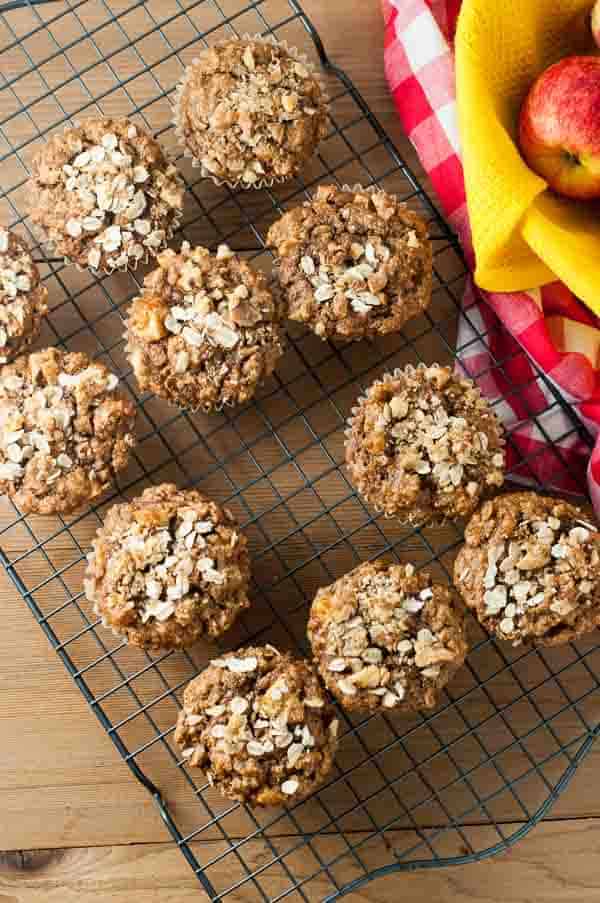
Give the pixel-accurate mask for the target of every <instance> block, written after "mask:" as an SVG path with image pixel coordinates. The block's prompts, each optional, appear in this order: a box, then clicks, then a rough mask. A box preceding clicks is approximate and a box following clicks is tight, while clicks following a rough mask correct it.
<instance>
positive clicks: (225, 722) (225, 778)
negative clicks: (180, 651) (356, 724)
mask: <svg viewBox="0 0 600 903" xmlns="http://www.w3.org/2000/svg"><path fill="white" fill-rule="evenodd" d="M338 727H339V725H338V721H337V719H336V718H335V717H334V712H333V708H332V706H331V705H330V704H329V702H328V701H327V698H326V695H325V692H324V690H323V688H322V686H321V684H320V682H319V680H318V677H317V675H316V673H315V672H314V670H313V668H312V667H311V666H310V665H309V664H308V662H305V661H301V660H299V659H294V658H292V657H291V656H289V655H281V654H280V653H279V652H278V651H277V650H276V649H274V648H273V647H272V646H265V647H261V648H248V649H242V650H240V651H239V652H237V653H235V654H233V655H226V656H223V657H221V658H218V659H215V660H214V661H212V662H211V663H210V665H209V666H208V668H207V669H206V670H205V671H203V672H202V673H201V674H200V675H199V676H198V677H197V678H195V680H193V681H192V682H191V683H190V684H189V685H188V687H187V688H186V690H185V693H184V697H183V711H182V712H181V713H180V715H179V719H178V722H177V729H176V732H175V741H176V743H177V744H178V745H179V746H180V748H181V749H182V757H183V759H184V760H186V761H187V762H188V763H189V764H190V765H191V766H195V767H199V768H204V769H205V770H206V772H207V775H208V778H209V780H210V781H211V783H213V784H214V785H215V786H217V787H218V788H219V789H220V790H221V791H222V792H223V793H224V795H225V796H228V797H230V798H232V799H237V800H240V801H242V802H246V803H250V804H256V805H276V804H277V803H281V802H288V803H290V802H295V801H296V800H298V799H300V798H301V797H302V796H305V795H306V794H307V793H309V792H310V791H311V790H314V789H315V788H316V787H317V786H318V785H319V784H320V783H321V782H322V780H323V779H324V777H325V776H326V774H327V773H328V771H329V770H330V768H331V766H332V763H333V757H334V754H335V749H336V746H337V734H338Z"/></svg>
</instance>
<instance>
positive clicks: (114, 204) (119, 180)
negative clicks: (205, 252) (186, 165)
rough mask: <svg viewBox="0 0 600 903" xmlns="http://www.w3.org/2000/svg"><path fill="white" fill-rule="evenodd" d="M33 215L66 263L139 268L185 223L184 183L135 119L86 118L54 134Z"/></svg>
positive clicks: (34, 172) (39, 170)
mask: <svg viewBox="0 0 600 903" xmlns="http://www.w3.org/2000/svg"><path fill="white" fill-rule="evenodd" d="M30 189H31V218H32V220H33V222H34V223H36V224H37V225H38V226H39V227H40V228H41V230H42V232H43V233H44V235H45V237H46V238H47V239H48V240H50V241H51V242H52V243H53V244H54V245H55V247H56V250H57V251H58V252H59V253H60V254H63V255H64V256H65V258H67V259H69V260H71V261H73V262H74V263H77V264H78V265H79V266H81V267H91V268H92V269H94V270H104V271H107V272H110V271H112V270H115V269H126V268H127V267H133V268H135V267H136V266H137V264H138V263H139V262H140V261H144V260H147V259H148V258H149V257H155V256H156V254H157V253H158V252H159V251H160V250H161V248H164V247H165V246H166V243H167V241H168V239H169V238H170V237H171V235H172V234H173V230H174V229H175V228H176V227H177V225H178V224H179V220H180V218H181V211H182V207H183V182H182V180H181V178H180V176H179V174H178V172H177V169H176V167H175V166H174V165H173V164H172V163H170V162H169V161H168V160H167V158H166V157H165V155H164V153H163V151H162V150H161V148H160V145H159V144H158V142H157V141H155V140H154V138H152V137H151V136H150V135H148V134H147V133H146V132H144V131H143V129H141V128H140V127H139V126H138V125H134V124H133V123H132V122H130V121H129V120H128V119H125V118H122V119H109V118H97V119H86V120H85V121H84V122H82V123H80V124H79V125H77V126H74V127H72V128H71V127H70V128H66V129H65V130H64V132H61V133H60V134H57V135H53V136H52V138H50V140H49V141H48V143H47V144H46V145H44V147H42V148H41V150H40V151H38V153H37V154H36V155H35V157H34V158H33V160H32V163H31V180H30Z"/></svg>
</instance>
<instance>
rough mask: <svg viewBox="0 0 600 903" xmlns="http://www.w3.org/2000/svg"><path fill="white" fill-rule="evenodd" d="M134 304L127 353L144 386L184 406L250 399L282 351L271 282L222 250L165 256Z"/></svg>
mask: <svg viewBox="0 0 600 903" xmlns="http://www.w3.org/2000/svg"><path fill="white" fill-rule="evenodd" d="M158 264H159V265H158V269H156V270H154V271H153V272H152V273H150V274H149V275H148V276H147V277H146V279H145V280H144V291H143V294H142V295H141V297H139V298H136V299H135V300H134V302H133V304H132V307H131V311H130V316H129V320H128V322H127V333H126V338H127V347H126V350H127V352H128V353H129V355H130V359H131V363H132V366H133V369H134V371H135V374H136V377H137V379H138V382H139V383H140V386H141V387H142V388H143V389H151V390H152V391H154V392H156V393H157V394H158V395H160V396H161V397H163V398H167V400H169V401H173V402H174V403H176V404H179V405H180V406H181V407H191V408H193V409H197V408H203V409H204V410H207V411H209V410H214V409H215V408H219V407H222V406H223V405H224V404H236V403H237V404H239V403H242V402H244V401H247V400H248V399H249V398H251V397H252V396H253V394H254V392H255V390H256V387H257V385H258V384H259V383H260V382H262V381H263V380H264V379H265V378H266V377H267V376H269V375H270V374H271V373H272V371H273V369H274V367H275V365H276V363H277V361H278V359H279V357H280V356H281V354H282V353H283V332H282V329H281V326H280V323H281V311H280V309H279V305H278V304H276V302H275V299H274V297H273V295H272V293H271V291H270V290H269V287H268V283H267V280H266V277H265V276H264V275H263V274H262V273H260V272H258V271H256V270H254V269H253V268H252V267H251V266H250V264H248V263H247V262H246V261H245V260H242V259H241V258H240V257H238V256H237V255H236V254H234V253H233V252H232V251H231V249H230V248H229V247H227V245H221V246H220V247H219V248H218V250H217V252H216V254H214V255H213V254H211V253H210V252H209V251H208V250H207V249H206V248H202V247H197V248H191V247H190V245H189V243H188V242H184V243H183V245H182V247H181V251H180V253H179V254H176V253H175V252H174V251H171V250H167V251H164V252H163V253H162V254H160V256H159V258H158Z"/></svg>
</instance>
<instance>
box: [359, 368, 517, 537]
mask: <svg viewBox="0 0 600 903" xmlns="http://www.w3.org/2000/svg"><path fill="white" fill-rule="evenodd" d="M346 436H347V442H346V463H347V466H348V468H349V471H350V474H351V476H352V479H353V480H354V482H355V483H356V486H357V488H358V490H359V491H360V492H361V494H362V495H363V496H364V497H365V498H366V499H367V500H368V501H370V502H371V503H372V504H373V505H374V506H375V507H376V508H378V509H379V510H382V511H384V512H385V513H386V514H388V515H399V516H401V517H403V518H405V520H406V521H407V522H409V523H412V524H421V523H425V522H426V521H428V520H431V519H436V518H437V519H440V518H444V517H451V516H455V515H462V516H464V515H467V514H470V513H471V512H472V511H473V510H474V509H475V507H476V506H477V503H478V501H479V499H480V498H481V497H482V495H483V494H484V493H485V492H486V491H488V490H489V489H490V488H491V487H498V486H501V485H502V483H503V481H504V440H503V438H502V432H501V426H500V423H499V421H498V420H497V418H496V416H495V414H494V413H493V411H492V410H491V408H490V407H489V405H488V403H487V402H486V401H485V399H483V398H482V396H481V394H480V391H479V389H478V388H477V386H476V385H475V384H474V383H473V382H472V381H471V380H469V379H461V378H459V377H457V376H454V375H453V374H452V371H451V369H450V368H449V367H442V366H440V365H439V364H432V365H431V366H429V367H427V366H425V365H419V366H418V367H416V368H415V367H412V366H411V365H408V366H407V367H406V368H405V369H404V370H396V371H395V372H394V373H393V374H387V375H385V376H384V377H383V379H381V380H378V381H376V382H374V383H373V384H372V386H371V387H370V388H369V390H368V391H367V394H366V395H365V396H364V397H363V398H361V399H360V400H359V403H358V405H357V406H356V407H355V408H354V409H353V411H352V417H351V419H350V421H349V429H348V431H347V433H346Z"/></svg>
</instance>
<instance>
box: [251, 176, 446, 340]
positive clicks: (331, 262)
mask: <svg viewBox="0 0 600 903" xmlns="http://www.w3.org/2000/svg"><path fill="white" fill-rule="evenodd" d="M267 243H268V245H269V247H271V248H273V250H274V252H275V255H276V257H277V262H278V275H279V280H280V283H281V286H282V289H283V292H284V294H285V296H286V300H287V302H288V312H289V316H290V318H291V319H292V320H298V321H299V322H301V323H306V324H307V325H308V326H310V328H311V329H313V330H314V331H315V332H316V334H317V335H319V336H321V338H339V339H361V338H370V337H373V336H377V335H385V334H386V333H390V332H397V331H398V330H399V329H400V328H401V326H403V324H404V323H406V321H407V320H409V319H411V317H414V316H416V315H417V314H419V313H421V311H423V310H425V308H426V307H427V306H428V304H429V302H430V299H431V280H432V252H431V245H430V242H429V239H428V237H427V226H426V224H425V223H424V222H423V220H422V219H421V218H420V217H419V216H417V214H416V213H413V212H412V210H410V209H409V208H408V207H407V206H406V205H405V204H402V203H400V202H399V201H398V199H397V198H396V197H394V196H393V195H390V194H386V192H384V191H381V190H369V189H362V188H360V187H358V188H356V189H348V190H345V189H340V188H337V187H336V186H335V185H323V186H321V187H319V188H318V189H317V191H316V193H315V195H314V197H313V198H312V199H311V200H310V201H307V202H306V203H305V204H304V205H302V206H301V207H296V208H294V209H293V210H290V211H289V212H288V213H285V214H284V215H283V216H282V217H281V219H280V220H279V221H278V222H276V223H274V225H273V226H271V228H270V230H269V234H268V237H267Z"/></svg>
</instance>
